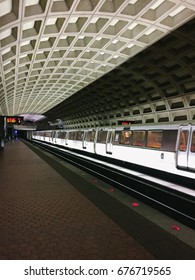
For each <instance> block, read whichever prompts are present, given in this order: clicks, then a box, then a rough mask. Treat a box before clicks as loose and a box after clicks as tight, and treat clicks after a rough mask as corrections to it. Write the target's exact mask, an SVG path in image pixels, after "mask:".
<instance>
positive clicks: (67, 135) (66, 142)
mask: <svg viewBox="0 0 195 280" xmlns="http://www.w3.org/2000/svg"><path fill="white" fill-rule="evenodd" d="M68 138H69V131H66V138H65V145H68Z"/></svg>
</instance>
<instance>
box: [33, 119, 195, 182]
mask: <svg viewBox="0 0 195 280" xmlns="http://www.w3.org/2000/svg"><path fill="white" fill-rule="evenodd" d="M31 133H32V134H31V135H29V137H28V138H31V139H32V140H33V139H34V140H39V141H44V142H47V143H51V144H53V145H58V146H63V147H66V148H68V149H75V150H77V151H85V153H88V154H95V155H97V156H101V157H102V158H103V159H105V158H109V161H111V160H113V161H114V160H117V161H120V162H125V163H128V164H132V166H140V167H142V168H143V167H144V168H146V169H150V170H151V169H152V170H154V171H155V170H156V171H161V172H163V173H164V172H165V173H166V174H171V175H176V176H182V177H186V178H189V179H190V180H191V179H192V182H193V179H195V124H193V123H192V124H189V123H185V124H182V125H181V124H174V123H173V124H171V123H169V124H153V125H152V124H145V125H144V124H137V125H136V124H131V125H128V126H116V127H98V128H85V129H67V130H66V129H61V130H45V131H33V132H31Z"/></svg>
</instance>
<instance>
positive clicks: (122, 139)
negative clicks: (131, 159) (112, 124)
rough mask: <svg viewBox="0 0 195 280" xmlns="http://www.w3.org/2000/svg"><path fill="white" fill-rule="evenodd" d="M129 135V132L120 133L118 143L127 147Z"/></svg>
mask: <svg viewBox="0 0 195 280" xmlns="http://www.w3.org/2000/svg"><path fill="white" fill-rule="evenodd" d="M131 133H132V132H131V131H130V130H128V131H126V130H124V131H121V135H120V140H119V143H120V144H123V145H129V144H130V138H131Z"/></svg>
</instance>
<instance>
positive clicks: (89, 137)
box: [86, 130, 95, 142]
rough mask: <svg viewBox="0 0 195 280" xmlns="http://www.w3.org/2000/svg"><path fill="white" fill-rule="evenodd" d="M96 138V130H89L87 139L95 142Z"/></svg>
mask: <svg viewBox="0 0 195 280" xmlns="http://www.w3.org/2000/svg"><path fill="white" fill-rule="evenodd" d="M94 139H95V130H91V131H88V132H87V136H86V141H87V142H93V141H94Z"/></svg>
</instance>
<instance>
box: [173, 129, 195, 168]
mask: <svg viewBox="0 0 195 280" xmlns="http://www.w3.org/2000/svg"><path fill="white" fill-rule="evenodd" d="M194 129H195V127H193V128H192V126H191V125H186V126H181V127H180V128H179V134H178V144H177V167H179V168H183V169H188V168H192V165H193V160H194V157H193V152H191V145H192V135H193V133H194V132H193V130H194Z"/></svg>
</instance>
